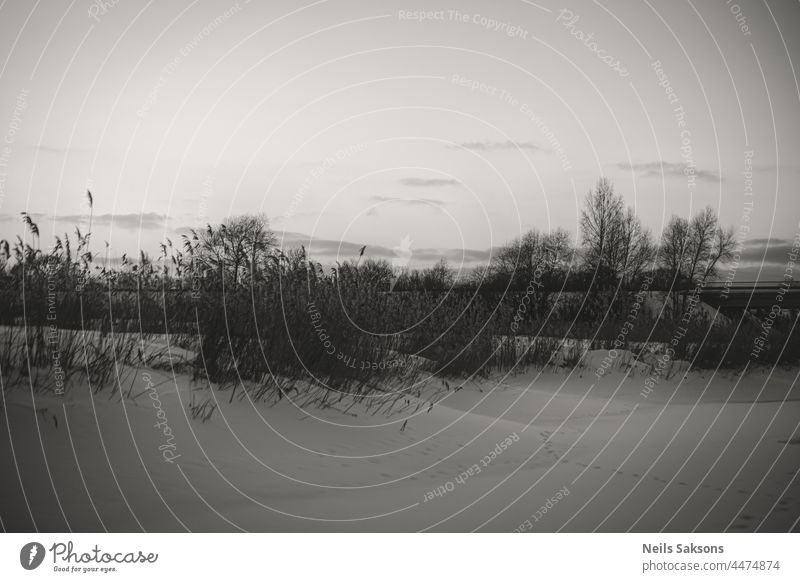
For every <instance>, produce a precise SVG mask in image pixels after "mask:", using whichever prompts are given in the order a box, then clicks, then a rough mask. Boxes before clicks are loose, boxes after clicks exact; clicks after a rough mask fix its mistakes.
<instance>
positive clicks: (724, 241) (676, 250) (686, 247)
mask: <svg viewBox="0 0 800 582" xmlns="http://www.w3.org/2000/svg"><path fill="white" fill-rule="evenodd" d="M735 246H736V241H735V238H734V231H733V228H727V229H725V228H723V227H721V226H720V225H719V219H718V217H717V214H716V212H715V211H714V209H713V208H711V207H710V206H707V207H705V208H704V209H702V210H701V211H700V212H698V213H697V214H696V215H695V216H693V217H692V218H691V220H687V219H686V218H682V217H679V216H673V217H672V218H670V221H669V222H668V223H667V227H666V228H665V229H664V232H663V233H662V235H661V248H660V250H659V260H660V262H661V265H662V266H663V267H664V268H665V269H666V270H667V272H668V273H669V274H670V276H671V277H672V287H673V289H675V291H676V293H675V294H673V305H674V306H675V307H677V305H678V300H677V297H678V293H680V292H683V301H682V302H681V306H682V309H685V308H686V303H687V299H688V296H687V295H686V293H685V292H686V291H687V290H688V289H689V288H694V287H696V286H697V285H703V284H705V283H706V281H707V280H708V279H709V278H711V277H714V276H716V274H717V269H718V267H719V265H720V264H723V263H725V262H727V261H728V260H730V258H731V257H732V256H733V251H734V248H735Z"/></svg>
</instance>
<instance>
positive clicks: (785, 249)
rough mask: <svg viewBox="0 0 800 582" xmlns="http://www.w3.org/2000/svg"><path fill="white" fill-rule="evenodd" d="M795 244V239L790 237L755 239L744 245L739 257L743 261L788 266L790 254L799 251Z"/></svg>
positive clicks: (799, 273)
mask: <svg viewBox="0 0 800 582" xmlns="http://www.w3.org/2000/svg"><path fill="white" fill-rule="evenodd" d="M793 245H794V241H792V240H790V239H772V240H770V239H763V238H761V239H754V240H752V241H749V242H746V243H745V244H744V245H743V247H742V249H741V251H740V253H739V258H740V261H741V262H743V263H755V264H763V265H771V266H782V267H786V266H787V264H788V261H789V258H790V257H789V255H790V254H792V253H795V254H796V253H797V247H796V246H793ZM797 274H798V275H800V272H798V273H797Z"/></svg>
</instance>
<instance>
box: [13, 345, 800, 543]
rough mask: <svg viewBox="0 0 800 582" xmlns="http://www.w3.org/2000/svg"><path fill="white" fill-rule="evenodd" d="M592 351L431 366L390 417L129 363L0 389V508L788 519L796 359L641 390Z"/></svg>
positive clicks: (795, 487)
mask: <svg viewBox="0 0 800 582" xmlns="http://www.w3.org/2000/svg"><path fill="white" fill-rule="evenodd" d="M593 357H594V359H597V358H598V357H599V354H594V355H593ZM595 363H596V362H593V361H592V358H589V359H588V360H587V365H586V366H585V367H582V368H577V369H575V370H571V371H569V370H565V371H562V372H554V371H547V372H538V371H535V370H530V371H528V372H525V373H524V374H517V375H509V376H502V375H496V376H494V377H492V378H491V379H488V380H480V381H469V382H466V383H463V384H461V385H459V384H458V383H454V382H453V381H452V380H450V381H448V382H447V384H445V383H444V382H443V381H442V380H440V379H431V380H430V381H428V382H427V384H425V385H424V386H421V387H419V396H417V395H416V391H414V394H413V395H409V396H407V398H408V400H406V396H404V397H403V398H402V399H401V400H400V401H399V402H398V404H400V405H401V406H399V407H395V409H394V410H393V411H392V412H390V413H389V414H386V413H383V412H382V413H377V414H375V413H374V410H375V408H374V407H373V409H372V411H371V412H368V411H367V408H366V406H365V405H364V404H363V403H357V404H354V405H352V406H351V404H352V402H351V401H350V400H349V399H345V400H343V401H342V402H339V403H337V404H336V405H335V406H334V407H329V408H319V407H306V408H305V409H301V408H300V407H298V405H297V403H296V402H294V401H290V400H287V399H283V400H281V401H280V402H279V403H277V404H274V405H269V404H266V403H253V402H252V401H250V400H249V399H246V398H245V399H243V400H239V399H238V398H235V399H233V402H229V397H230V392H228V391H214V392H211V391H210V390H208V389H207V388H205V389H203V388H200V387H199V386H198V385H194V386H193V384H192V382H191V380H190V378H189V377H187V376H184V375H175V376H173V375H172V374H171V373H170V372H168V371H158V370H139V371H136V372H135V375H134V374H133V373H132V375H131V377H130V379H129V380H128V381H127V382H126V384H125V385H124V386H123V388H124V390H125V393H126V394H125V395H124V396H123V395H121V394H120V391H119V389H117V390H116V391H115V390H114V389H111V388H106V389H104V390H103V391H100V392H98V393H96V394H95V393H93V391H92V390H90V388H89V387H88V386H73V387H71V389H70V390H69V391H68V392H67V395H66V397H64V398H56V397H52V396H48V397H42V396H38V395H37V396H35V397H33V396H32V395H31V392H30V390H29V388H27V387H25V386H21V387H20V386H17V387H6V390H5V391H4V392H3V410H2V413H0V431H1V434H2V435H3V437H2V441H0V475H2V478H1V479H2V486H0V519H2V526H3V528H5V529H6V530H8V531H19V530H27V531H31V530H34V529H38V530H40V531H53V530H55V531H62V530H74V531H103V530H109V531H141V530H145V531H184V530H191V531H238V530H247V531H418V530H431V531H473V530H480V531H515V530H516V531H595V530H598V531H629V530H633V531H659V530H665V531H677V532H687V531H725V530H731V531H753V530H759V531H787V530H790V529H794V530H798V529H799V528H798V521H797V520H798V517H800V480H799V479H798V471H800V388H798V385H797V376H798V373H797V371H790V370H777V371H774V372H772V373H770V372H769V370H760V369H757V370H754V371H751V372H750V373H749V374H747V375H746V376H744V377H741V378H739V377H736V376H734V375H731V374H729V373H725V372H718V373H716V374H712V373H707V374H700V373H691V374H689V375H687V376H680V375H678V376H675V377H672V378H669V379H664V378H661V380H660V382H659V383H658V384H657V386H656V387H655V389H654V390H653V391H652V392H651V393H649V394H648V395H647V396H644V395H643V393H642V390H643V387H644V380H645V375H646V373H647V372H646V370H643V369H640V368H634V369H632V370H630V372H628V373H627V374H626V373H625V372H623V371H620V370H615V371H613V372H612V373H611V374H609V375H606V376H603V377H602V378H600V379H598V378H597V377H596V376H595V374H594V364H595ZM129 388H130V397H128V396H127V391H128V389H129ZM193 391H194V394H192V392H193ZM192 398H194V401H198V400H202V399H205V398H209V399H211V401H212V402H214V403H215V404H217V405H218V409H217V410H216V411H215V412H214V413H213V415H212V416H211V418H210V420H208V421H207V422H201V421H200V420H196V419H191V417H190V416H189V415H188V413H187V406H188V403H189V402H191V401H192ZM434 401H435V404H433V406H431V402H434ZM9 437H10V439H11V440H10V443H11V445H13V446H9V440H8V439H9Z"/></svg>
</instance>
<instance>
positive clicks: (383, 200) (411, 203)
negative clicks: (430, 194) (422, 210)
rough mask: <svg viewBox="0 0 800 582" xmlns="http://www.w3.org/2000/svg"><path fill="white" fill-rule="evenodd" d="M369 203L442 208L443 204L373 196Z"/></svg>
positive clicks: (432, 200) (419, 199) (416, 199)
mask: <svg viewBox="0 0 800 582" xmlns="http://www.w3.org/2000/svg"><path fill="white" fill-rule="evenodd" d="M369 199H370V201H372V202H378V203H390V204H401V205H403V206H444V202H443V201H441V200H437V199H436V198H399V197H396V196H381V195H374V196H370V197H369Z"/></svg>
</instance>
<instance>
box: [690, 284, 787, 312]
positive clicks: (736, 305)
mask: <svg viewBox="0 0 800 582" xmlns="http://www.w3.org/2000/svg"><path fill="white" fill-rule="evenodd" d="M683 293H691V291H684V292H683ZM699 295H700V300H701V301H702V302H703V303H707V304H708V305H711V306H712V307H716V308H718V309H720V310H721V311H742V310H747V311H769V310H770V309H772V308H773V306H774V305H778V306H779V307H780V308H781V309H789V310H793V309H800V283H794V282H784V281H742V282H736V283H707V284H706V285H705V286H704V287H703V288H702V289H701V290H700V292H699Z"/></svg>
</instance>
